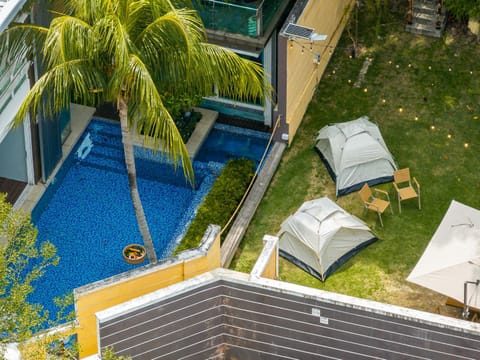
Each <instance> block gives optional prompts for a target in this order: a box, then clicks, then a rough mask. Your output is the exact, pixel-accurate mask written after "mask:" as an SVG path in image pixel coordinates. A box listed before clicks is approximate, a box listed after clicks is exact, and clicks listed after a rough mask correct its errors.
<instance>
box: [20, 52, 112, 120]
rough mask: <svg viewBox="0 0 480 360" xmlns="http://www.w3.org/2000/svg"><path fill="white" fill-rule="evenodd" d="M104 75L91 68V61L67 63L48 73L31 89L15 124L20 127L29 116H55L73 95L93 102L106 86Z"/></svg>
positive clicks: (83, 60) (82, 60)
mask: <svg viewBox="0 0 480 360" xmlns="http://www.w3.org/2000/svg"><path fill="white" fill-rule="evenodd" d="M104 85H105V84H104V78H103V74H102V73H99V72H97V71H95V70H94V69H92V67H91V62H90V60H89V59H80V60H73V61H68V62H64V63H62V64H60V65H57V66H56V67H54V68H53V69H50V70H48V71H47V72H46V73H45V74H44V75H43V76H41V77H40V79H38V80H37V82H36V83H35V85H34V86H33V87H32V88H31V89H30V91H29V92H28V94H27V96H26V98H25V99H24V100H23V102H22V104H21V105H20V108H19V110H18V112H17V114H16V115H15V118H14V125H15V126H16V125H18V124H20V123H21V122H22V121H23V120H24V119H25V117H26V115H27V113H29V112H30V111H32V112H33V113H34V114H36V113H38V112H40V113H42V114H44V115H46V116H52V115H54V114H57V113H59V112H61V111H62V110H63V109H65V108H67V107H68V106H69V104H70V101H71V96H73V97H76V98H82V99H85V100H86V101H87V102H91V103H94V102H96V100H97V99H98V97H99V96H101V94H100V95H99V93H97V92H96V91H95V89H102V88H103V87H104Z"/></svg>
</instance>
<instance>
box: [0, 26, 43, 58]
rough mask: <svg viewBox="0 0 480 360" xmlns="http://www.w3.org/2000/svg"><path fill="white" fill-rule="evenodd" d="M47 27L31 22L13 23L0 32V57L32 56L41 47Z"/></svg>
mask: <svg viewBox="0 0 480 360" xmlns="http://www.w3.org/2000/svg"><path fill="white" fill-rule="evenodd" d="M47 34H48V28H45V27H42V26H38V25H31V24H13V25H12V26H10V27H9V28H8V29H7V30H5V31H3V32H2V33H1V34H0V59H4V60H5V61H7V62H9V61H15V60H17V59H22V58H25V56H27V57H28V56H32V55H33V54H35V51H36V49H40V48H41V47H42V44H43V42H44V41H45V38H46V36H47Z"/></svg>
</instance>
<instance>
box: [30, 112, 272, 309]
mask: <svg viewBox="0 0 480 360" xmlns="http://www.w3.org/2000/svg"><path fill="white" fill-rule="evenodd" d="M267 141H268V134H264V133H261V132H255V131H250V130H243V129H239V128H235V127H231V126H226V125H215V127H214V129H212V132H211V133H210V135H209V137H208V138H207V139H206V141H205V143H204V145H203V146H202V148H201V149H200V151H199V153H198V155H197V158H196V159H195V161H194V163H193V167H194V172H195V186H194V188H192V187H191V186H190V185H189V184H187V182H186V181H185V179H184V178H183V172H182V170H181V169H177V171H175V170H174V169H173V167H172V166H171V165H169V164H166V163H165V162H163V161H162V159H161V157H160V155H159V154H154V153H152V152H151V151H150V150H146V149H142V148H136V149H135V162H136V165H137V181H138V187H139V191H140V196H141V199H142V203H143V206H144V210H145V214H146V217H147V221H148V224H149V227H150V231H151V234H152V238H153V242H154V245H155V248H156V251H157V256H158V257H159V258H164V257H167V256H168V255H169V254H171V252H172V251H173V250H174V248H175V246H176V242H177V241H178V240H179V238H180V237H181V235H182V233H183V232H184V231H185V228H186V226H187V225H188V223H189V222H190V221H191V219H192V218H193V216H194V212H195V210H196V208H197V207H198V205H199V204H200V203H201V201H202V199H203V197H204V196H205V194H206V193H208V191H209V190H210V188H211V186H212V185H213V183H214V181H215V179H216V177H217V176H218V175H219V173H220V171H221V169H222V167H223V165H224V164H225V162H226V161H227V159H229V158H240V157H248V158H251V159H252V160H255V161H258V160H259V159H260V158H261V156H262V154H263V151H264V149H265V147H266V145H267ZM262 144H263V145H262ZM235 149H237V151H235ZM32 221H33V223H34V224H35V225H36V226H37V228H38V230H39V231H38V239H39V241H44V240H50V241H51V242H53V243H54V244H55V246H56V247H57V252H58V255H59V257H60V264H59V265H58V266H56V267H51V268H49V269H48V271H47V272H46V274H45V275H44V276H43V277H42V278H41V279H40V280H39V282H38V283H37V286H36V289H35V291H34V293H33V295H32V297H31V298H30V301H32V302H38V303H41V304H43V305H44V307H45V308H46V309H47V310H49V311H50V312H51V314H55V313H56V309H55V308H54V306H53V302H52V299H53V298H54V297H58V296H60V295H63V294H66V293H68V292H70V291H72V290H73V289H74V288H76V287H79V286H82V285H85V284H88V283H91V282H94V281H97V280H100V279H103V278H106V277H109V276H113V275H116V274H119V273H122V272H125V271H128V270H131V269H132V268H134V267H138V266H141V265H129V264H127V263H125V262H124V261H123V259H122V256H121V253H122V249H123V247H124V246H125V245H127V244H130V243H142V239H141V236H140V233H139V231H138V229H137V223H136V219H135V214H134V211H133V206H132V203H131V199H130V193H129V187H128V178H127V175H126V170H125V165H124V157H123V147H122V142H121V133H120V127H119V124H118V123H117V122H110V121H105V120H99V119H94V120H92V121H91V123H90V124H89V126H88V127H87V129H86V131H85V133H84V134H83V135H82V137H81V138H80V140H79V142H78V144H77V145H76V147H75V148H74V149H73V150H72V152H71V154H70V156H69V157H68V158H67V160H66V161H65V163H64V164H63V165H62V167H61V169H60V170H59V172H58V174H57V176H56V178H55V180H54V181H53V182H52V184H51V185H49V187H48V189H47V191H46V192H45V194H44V195H43V196H42V198H41V199H40V201H39V203H38V204H37V206H36V207H35V209H34V210H33V212H32Z"/></svg>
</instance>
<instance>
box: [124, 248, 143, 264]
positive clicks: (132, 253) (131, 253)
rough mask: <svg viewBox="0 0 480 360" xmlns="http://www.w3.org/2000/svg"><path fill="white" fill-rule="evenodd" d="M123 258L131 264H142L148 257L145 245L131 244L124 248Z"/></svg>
mask: <svg viewBox="0 0 480 360" xmlns="http://www.w3.org/2000/svg"><path fill="white" fill-rule="evenodd" d="M122 255H123V260H125V261H126V262H127V263H129V264H140V263H141V262H143V261H144V260H145V258H146V257H147V251H146V250H145V247H144V246H143V245H140V244H130V245H127V246H125V247H124V248H123V251H122Z"/></svg>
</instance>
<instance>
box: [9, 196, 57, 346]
mask: <svg viewBox="0 0 480 360" xmlns="http://www.w3.org/2000/svg"><path fill="white" fill-rule="evenodd" d="M5 197H6V196H5V194H0V224H1V225H0V244H1V246H0V334H1V336H0V345H3V346H4V345H5V344H6V343H9V342H21V341H23V340H26V339H28V338H30V337H31V336H32V335H33V334H34V333H35V332H37V331H39V330H40V329H42V327H43V326H44V325H45V323H46V322H47V321H48V318H49V314H48V312H47V311H44V310H43V308H42V306H41V305H39V304H30V303H29V302H28V299H27V298H28V296H29V295H30V294H31V293H32V291H33V290H34V286H35V281H36V280H37V279H38V278H40V277H41V276H42V275H43V274H44V272H45V270H46V269H47V268H48V267H49V266H51V265H56V264H57V263H58V261H59V258H58V257H57V256H56V248H55V246H54V245H53V244H51V243H50V242H43V243H41V244H38V243H37V230H36V229H35V227H34V226H33V225H32V224H31V223H30V217H29V216H28V215H26V214H24V213H22V212H19V211H17V210H14V209H12V205H11V204H9V203H7V202H6V200H5Z"/></svg>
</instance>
